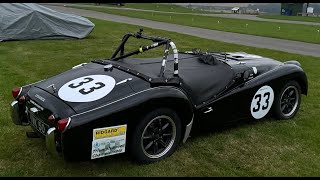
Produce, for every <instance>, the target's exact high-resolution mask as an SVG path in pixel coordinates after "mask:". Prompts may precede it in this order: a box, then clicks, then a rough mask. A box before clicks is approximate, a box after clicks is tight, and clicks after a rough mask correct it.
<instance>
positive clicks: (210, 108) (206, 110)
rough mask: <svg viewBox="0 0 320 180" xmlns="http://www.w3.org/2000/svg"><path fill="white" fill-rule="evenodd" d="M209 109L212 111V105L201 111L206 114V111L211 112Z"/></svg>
mask: <svg viewBox="0 0 320 180" xmlns="http://www.w3.org/2000/svg"><path fill="white" fill-rule="evenodd" d="M211 111H213V109H212V107H208V108H207V110H206V111H205V112H203V113H205V114H206V113H209V112H211Z"/></svg>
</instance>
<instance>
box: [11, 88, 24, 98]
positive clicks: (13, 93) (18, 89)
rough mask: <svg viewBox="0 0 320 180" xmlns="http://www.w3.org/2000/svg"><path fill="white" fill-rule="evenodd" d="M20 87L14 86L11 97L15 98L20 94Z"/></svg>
mask: <svg viewBox="0 0 320 180" xmlns="http://www.w3.org/2000/svg"><path fill="white" fill-rule="evenodd" d="M21 90H22V88H21V87H16V88H13V89H12V96H13V98H15V99H17V97H18V96H19V95H20V93H21Z"/></svg>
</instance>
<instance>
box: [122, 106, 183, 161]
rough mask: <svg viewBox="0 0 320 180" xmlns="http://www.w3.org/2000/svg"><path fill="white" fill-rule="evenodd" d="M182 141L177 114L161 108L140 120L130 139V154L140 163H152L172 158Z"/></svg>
mask: <svg viewBox="0 0 320 180" xmlns="http://www.w3.org/2000/svg"><path fill="white" fill-rule="evenodd" d="M164 122H165V123H164ZM160 127H162V128H160ZM160 129H161V130H160ZM180 139H181V121H180V119H179V116H178V115H177V113H176V112H175V111H173V110H171V109H168V108H159V109H155V110H153V111H151V112H149V113H148V114H147V115H145V116H144V117H143V118H141V119H140V121H139V122H138V124H137V126H136V127H135V129H134V131H133V132H132V135H131V136H130V137H129V142H128V143H129V144H128V146H129V149H128V152H129V153H130V155H131V157H132V158H133V159H134V160H135V161H137V162H138V163H143V164H147V163H152V162H156V161H160V160H162V159H164V158H166V157H168V156H170V155H171V154H172V153H173V152H174V151H175V149H176V148H177V146H178V144H179V142H180Z"/></svg>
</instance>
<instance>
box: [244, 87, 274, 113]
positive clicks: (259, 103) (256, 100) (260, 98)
mask: <svg viewBox="0 0 320 180" xmlns="http://www.w3.org/2000/svg"><path fill="white" fill-rule="evenodd" d="M273 99H274V93H273V89H272V88H271V87H270V86H263V87H261V88H260V89H259V90H258V91H257V92H256V94H255V95H254V96H253V98H252V101H251V107H250V110H251V115H252V116H253V117H254V118H255V119H261V118H263V117H264V116H265V115H267V114H268V112H269V110H270V108H271V106H272V103H273Z"/></svg>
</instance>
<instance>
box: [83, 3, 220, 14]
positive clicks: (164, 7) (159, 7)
mask: <svg viewBox="0 0 320 180" xmlns="http://www.w3.org/2000/svg"><path fill="white" fill-rule="evenodd" d="M81 4H88V5H96V4H95V3H81ZM99 6H107V7H119V6H115V5H108V4H100V5H99ZM120 7H122V8H134V9H145V10H155V11H164V12H178V13H200V14H210V13H214V12H211V11H201V10H197V9H194V10H193V9H192V8H187V7H183V6H178V5H175V4H159V3H125V4H124V6H120Z"/></svg>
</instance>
